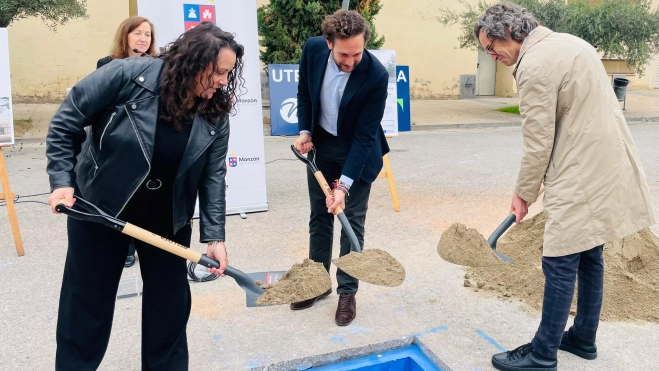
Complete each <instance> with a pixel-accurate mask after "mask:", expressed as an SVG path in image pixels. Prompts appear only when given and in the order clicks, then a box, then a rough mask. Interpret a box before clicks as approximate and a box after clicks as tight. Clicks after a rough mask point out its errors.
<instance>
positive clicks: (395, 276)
mask: <svg viewBox="0 0 659 371" xmlns="http://www.w3.org/2000/svg"><path fill="white" fill-rule="evenodd" d="M371 254H377V255H376V256H377V258H380V259H377V258H375V259H374V257H373V255H371ZM367 255H371V256H367ZM385 257H386V260H384V261H383V260H382V258H385ZM342 258H343V259H349V260H351V264H349V265H344V264H345V263H346V262H345V261H343V263H344V264H341V263H342V261H340V260H342ZM342 258H339V259H333V260H332V263H334V265H336V266H337V268H339V269H341V270H343V271H344V272H345V273H346V274H349V275H351V276H352V277H355V278H356V279H358V280H360V281H364V282H368V283H370V284H372V285H377V286H386V287H396V286H400V285H401V284H402V283H403V281H405V268H403V266H402V265H401V264H400V263H399V262H398V261H397V260H396V259H394V257H393V256H391V255H390V254H389V253H388V252H386V251H383V250H380V249H368V250H364V252H362V253H357V252H354V251H353V252H351V253H350V254H348V255H345V256H344V257H342ZM350 258H352V259H350Z"/></svg>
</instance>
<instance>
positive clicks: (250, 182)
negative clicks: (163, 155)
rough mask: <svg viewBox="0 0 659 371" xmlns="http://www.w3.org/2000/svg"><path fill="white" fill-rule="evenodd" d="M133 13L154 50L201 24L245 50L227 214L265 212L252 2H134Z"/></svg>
mask: <svg viewBox="0 0 659 371" xmlns="http://www.w3.org/2000/svg"><path fill="white" fill-rule="evenodd" d="M137 11H138V14H139V15H141V16H144V17H146V18H148V19H149V20H150V21H151V22H152V23H153V25H154V28H155V32H156V34H157V35H158V37H157V40H158V43H159V45H157V47H164V46H165V45H166V44H168V43H169V42H172V41H174V40H176V39H177V38H178V37H179V36H180V35H181V34H182V33H183V32H185V31H188V30H190V29H191V28H194V27H195V26H197V25H198V24H199V23H201V22H204V21H211V22H215V24H217V25H218V26H219V27H220V28H222V29H223V30H224V31H228V32H231V33H233V34H235V36H236V41H238V43H240V44H242V45H243V46H244V48H245V56H244V57H243V61H244V66H243V78H244V79H245V91H243V94H244V95H243V96H241V97H240V99H239V100H238V102H236V110H237V112H238V113H237V114H236V115H235V116H231V118H230V121H231V136H230V138H229V152H228V154H227V159H226V161H227V177H226V182H227V186H226V190H227V198H226V202H227V214H240V213H247V212H256V211H267V210H268V201H267V193H266V185H265V161H264V158H265V149H264V141H263V117H262V113H261V106H262V105H261V82H260V71H259V69H260V61H259V46H258V32H257V24H256V0H241V1H229V0H215V1H209V0H197V1H190V2H188V1H184V0H138V1H137ZM245 92H246V93H245ZM198 216H199V212H198V209H197V210H196V211H195V217H198Z"/></svg>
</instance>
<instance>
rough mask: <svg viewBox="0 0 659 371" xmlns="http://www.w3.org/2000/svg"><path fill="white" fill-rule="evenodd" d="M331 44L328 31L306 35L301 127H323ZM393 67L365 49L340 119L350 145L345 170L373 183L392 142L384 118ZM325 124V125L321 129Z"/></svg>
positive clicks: (339, 127)
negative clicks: (322, 102)
mask: <svg viewBox="0 0 659 371" xmlns="http://www.w3.org/2000/svg"><path fill="white" fill-rule="evenodd" d="M329 55H330V50H329V48H327V42H326V41H325V38H324V37H323V36H317V37H312V38H310V39H309V40H307V42H306V44H305V45H304V49H303V50H302V58H301V59H300V70H299V82H298V90H297V116H298V128H299V129H300V131H301V130H308V131H310V132H311V137H312V138H311V139H312V140H313V133H314V130H316V129H317V128H320V124H319V121H320V110H321V108H320V90H321V87H322V85H323V77H324V75H325V68H326V67H327V60H328V58H329ZM388 83H389V73H388V72H387V70H386V69H385V68H384V66H383V65H382V63H380V61H379V60H378V59H377V58H375V57H374V56H373V55H372V54H371V53H369V52H368V51H367V50H366V49H364V54H363V57H362V60H361V62H360V63H359V64H358V65H357V67H356V68H355V69H354V70H353V71H352V73H351V74H350V78H349V79H348V82H347V84H346V87H345V90H344V91H343V97H342V99H341V104H340V106H339V117H338V119H337V136H338V138H339V140H340V142H341V143H342V144H343V145H344V146H345V148H346V149H347V150H348V151H349V152H348V158H347V160H346V163H345V165H344V166H343V170H342V173H341V174H342V175H345V176H347V177H349V178H350V179H352V180H354V181H356V180H358V179H360V178H361V179H363V180H365V181H366V182H369V183H372V182H373V181H374V180H375V179H376V178H377V176H378V174H379V173H380V171H381V170H382V156H384V155H385V154H387V153H388V152H389V145H388V144H387V140H386V138H385V136H384V130H382V126H381V121H382V116H383V115H384V108H385V103H386V101H387V88H388ZM320 130H322V129H320Z"/></svg>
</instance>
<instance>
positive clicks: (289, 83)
mask: <svg viewBox="0 0 659 371" xmlns="http://www.w3.org/2000/svg"><path fill="white" fill-rule="evenodd" d="M298 71H299V65H298V64H269V65H268V75H269V81H270V125H271V134H272V135H295V134H299V133H300V131H299V130H298V127H297V85H298V80H299V75H298V73H299V72H298Z"/></svg>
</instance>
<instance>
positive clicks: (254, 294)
mask: <svg viewBox="0 0 659 371" xmlns="http://www.w3.org/2000/svg"><path fill="white" fill-rule="evenodd" d="M284 273H286V271H269V272H254V273H247V275H248V276H249V278H250V279H251V280H252V281H254V282H256V281H261V282H262V283H263V284H268V285H274V284H275V283H277V282H279V280H281V277H282V276H283V275H284ZM241 288H242V289H243V290H245V297H246V300H245V303H246V305H247V307H248V308H251V307H268V306H270V305H268V304H256V299H258V298H259V296H261V295H262V294H263V292H262V291H256V290H253V289H252V287H249V286H242V285H241Z"/></svg>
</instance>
